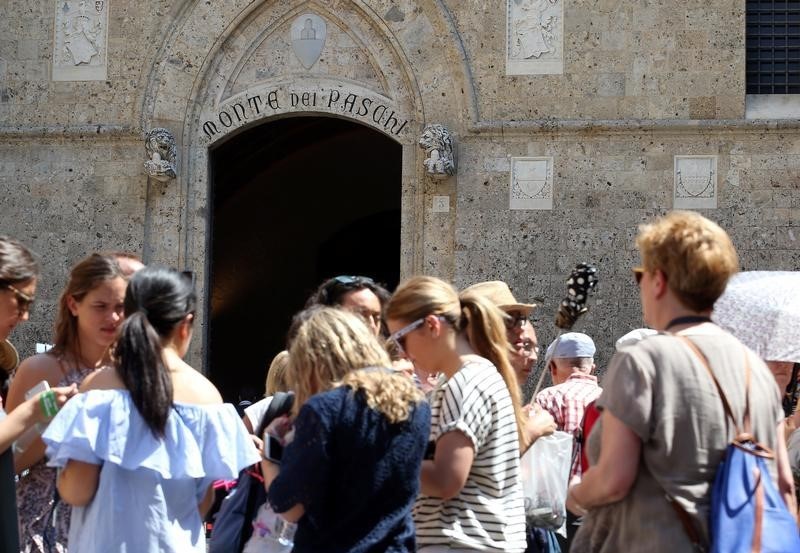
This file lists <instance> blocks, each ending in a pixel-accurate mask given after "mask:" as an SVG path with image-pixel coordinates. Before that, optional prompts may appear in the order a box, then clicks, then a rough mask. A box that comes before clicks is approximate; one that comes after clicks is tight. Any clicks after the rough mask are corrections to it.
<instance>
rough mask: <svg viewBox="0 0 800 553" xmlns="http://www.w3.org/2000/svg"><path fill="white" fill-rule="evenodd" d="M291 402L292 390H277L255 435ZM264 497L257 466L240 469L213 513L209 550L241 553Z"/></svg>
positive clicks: (212, 551) (261, 479)
mask: <svg viewBox="0 0 800 553" xmlns="http://www.w3.org/2000/svg"><path fill="white" fill-rule="evenodd" d="M293 404H294V394H293V393H291V392H288V393H287V392H276V393H275V395H274V396H272V401H271V402H270V404H269V407H268V408H267V411H266V412H265V413H264V417H263V418H262V419H261V422H260V423H259V425H258V428H257V432H256V435H257V436H259V437H261V436H263V435H264V429H266V428H267V426H269V423H271V422H272V421H273V420H274V419H276V418H277V417H280V416H281V415H285V414H286V413H288V412H289V411H290V410H291V408H292V405H293ZM266 500H267V492H266V490H264V478H263V477H262V476H261V467H260V465H258V464H255V465H253V466H250V467H247V468H246V469H243V470H242V471H241V472H240V473H239V478H238V479H237V480H236V486H234V487H233V488H232V489H231V490H230V491H229V492H228V495H227V496H226V497H225V498H224V499H223V500H222V503H221V504H220V507H219V511H218V512H217V513H216V515H214V522H213V528H212V530H211V539H210V541H209V544H208V553H241V551H242V549H244V546H245V544H246V543H247V540H248V539H250V536H251V535H252V533H253V524H252V522H253V519H254V518H255V516H256V512H257V511H258V508H259V507H260V506H261V505H263V504H264V502H265V501H266Z"/></svg>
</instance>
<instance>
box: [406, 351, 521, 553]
mask: <svg viewBox="0 0 800 553" xmlns="http://www.w3.org/2000/svg"><path fill="white" fill-rule="evenodd" d="M430 403H431V436H430V439H431V440H432V441H436V440H438V438H439V437H440V436H441V435H443V434H445V433H447V432H451V431H454V430H458V431H461V432H463V433H464V435H465V436H466V437H467V438H468V439H469V440H470V441H471V442H472V445H473V448H474V450H475V457H474V459H473V461H472V467H471V468H470V472H469V476H468V477H467V481H466V483H465V484H464V488H463V489H462V490H461V491H460V492H459V494H458V495H457V496H456V497H454V498H452V499H449V500H444V499H442V498H438V497H431V496H427V495H425V494H422V493H421V494H420V495H419V497H418V498H417V502H416V504H415V505H414V522H415V524H416V527H417V545H418V546H419V547H420V548H422V547H425V546H431V545H444V546H450V547H453V548H457V549H476V550H481V551H507V552H522V551H524V550H525V547H526V542H525V511H524V499H523V495H522V485H521V480H520V468H519V437H518V434H517V421H516V418H515V415H514V407H513V404H512V403H511V395H510V394H509V392H508V388H507V387H506V384H505V381H503V377H502V376H501V375H500V373H499V372H498V371H497V368H496V367H495V366H494V365H493V364H492V363H490V362H489V361H488V360H486V359H479V360H475V361H469V362H468V363H466V364H465V365H464V366H462V367H461V369H459V371H458V372H457V373H456V374H454V375H453V376H452V378H450V379H449V380H446V381H443V382H442V383H441V384H440V385H439V386H438V387H437V388H436V389H435V390H434V391H433V393H432V394H431V398H430Z"/></svg>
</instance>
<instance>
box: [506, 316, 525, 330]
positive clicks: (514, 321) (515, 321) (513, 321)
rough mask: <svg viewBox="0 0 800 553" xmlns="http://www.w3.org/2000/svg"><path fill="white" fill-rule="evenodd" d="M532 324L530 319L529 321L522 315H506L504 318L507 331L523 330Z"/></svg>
mask: <svg viewBox="0 0 800 553" xmlns="http://www.w3.org/2000/svg"><path fill="white" fill-rule="evenodd" d="M530 322H531V321H530V319H528V317H527V316H525V315H523V314H522V313H506V316H505V317H503V323H505V325H506V330H511V329H513V328H517V327H520V328H522V327H524V326H525V325H526V324H528V323H530Z"/></svg>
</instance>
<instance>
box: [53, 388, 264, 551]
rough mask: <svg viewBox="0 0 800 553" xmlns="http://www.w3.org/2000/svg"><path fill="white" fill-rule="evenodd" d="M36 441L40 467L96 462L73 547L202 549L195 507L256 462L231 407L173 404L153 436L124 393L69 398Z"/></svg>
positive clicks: (76, 513) (76, 519)
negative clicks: (44, 460) (92, 489)
mask: <svg viewBox="0 0 800 553" xmlns="http://www.w3.org/2000/svg"><path fill="white" fill-rule="evenodd" d="M42 438H43V439H44V442H45V444H46V445H47V457H48V459H49V461H48V464H49V465H50V466H54V467H63V466H65V465H66V463H67V461H69V460H70V459H73V460H76V461H83V462H86V463H91V464H96V465H102V468H101V469H100V481H99V484H98V488H97V493H96V494H95V496H94V498H93V499H92V501H91V502H90V503H89V504H88V505H86V506H85V507H73V509H72V522H71V525H70V531H69V550H70V552H76V553H90V552H95V551H96V552H98V553H100V552H103V553H106V552H120V553H148V552H156V551H158V552H176V553H177V552H180V553H183V552H188V551H197V552H198V553H203V552H205V535H204V532H203V523H202V519H201V518H200V513H199V512H198V510H197V504H198V503H199V502H200V501H201V500H202V499H203V496H204V495H205V493H206V490H207V489H208V487H209V485H211V483H212V482H213V481H214V480H220V479H232V478H236V477H237V475H238V474H239V471H240V470H241V469H243V468H244V467H247V466H249V465H252V464H253V463H256V462H258V461H259V459H260V456H259V454H258V452H257V450H256V448H255V446H254V445H253V442H252V441H251V439H250V437H249V436H248V433H247V430H246V429H245V427H244V424H242V421H241V419H240V418H239V417H238V415H237V413H236V410H235V409H234V407H233V406H232V405H230V404H218V405H192V404H186V403H175V404H174V407H173V409H172V412H171V413H170V415H169V418H168V419H167V427H166V432H165V435H164V437H163V438H157V437H156V436H155V435H154V434H153V433H152V432H151V431H150V428H149V427H148V426H147V425H146V424H145V422H144V419H142V417H141V415H140V414H139V412H138V411H137V409H136V407H135V406H134V404H133V401H132V400H131V396H130V394H129V393H128V391H127V390H92V391H89V392H86V393H83V394H79V395H77V396H75V397H74V398H72V399H71V400H70V401H69V402H67V404H66V405H65V406H64V407H63V409H61V411H60V412H59V413H58V415H56V417H55V418H54V419H53V421H52V422H51V423H50V425H49V427H48V428H47V430H46V431H45V433H44V435H43V436H42Z"/></svg>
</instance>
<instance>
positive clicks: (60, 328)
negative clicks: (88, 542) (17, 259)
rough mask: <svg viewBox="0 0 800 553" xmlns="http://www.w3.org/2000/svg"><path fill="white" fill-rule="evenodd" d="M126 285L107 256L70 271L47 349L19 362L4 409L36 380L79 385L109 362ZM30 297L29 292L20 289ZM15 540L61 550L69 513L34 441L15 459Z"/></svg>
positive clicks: (44, 550) (26, 547)
mask: <svg viewBox="0 0 800 553" xmlns="http://www.w3.org/2000/svg"><path fill="white" fill-rule="evenodd" d="M126 284H127V282H126V280H125V279H124V278H123V273H122V271H121V269H120V267H119V265H118V264H117V262H116V260H115V259H114V258H113V257H110V256H105V255H100V254H92V255H90V256H89V257H87V258H85V259H83V260H82V261H80V262H79V263H78V264H77V265H75V266H74V267H73V268H72V270H71V271H70V277H69V281H68V283H67V286H66V288H64V291H63V292H62V293H61V297H60V299H59V303H58V314H57V316H56V325H55V336H54V346H53V349H51V350H50V351H48V352H47V353H42V354H39V355H34V356H33V357H29V358H28V359H26V360H25V361H23V362H22V364H21V365H20V367H19V369H17V374H16V376H15V377H14V380H13V382H12V384H11V388H10V389H9V392H8V410H9V411H13V410H14V409H16V408H17V407H18V406H19V405H21V404H22V403H23V402H24V400H25V394H26V392H28V391H29V390H30V389H31V388H33V387H34V386H36V385H37V384H39V383H40V382H42V381H46V382H47V383H48V384H49V385H50V387H59V386H70V385H71V384H76V385H80V383H81V382H83V379H84V378H86V376H88V375H89V374H91V373H92V372H93V371H95V370H96V369H98V368H100V367H103V366H105V365H108V364H109V363H110V359H111V357H110V351H109V349H110V347H111V344H112V343H113V342H114V340H115V339H116V336H117V329H118V327H119V325H120V323H121V322H122V316H123V313H122V304H123V298H124V297H125V286H126ZM20 290H21V291H22V292H24V293H25V294H26V295H28V296H31V297H32V296H33V293H32V291H31V290H30V289H28V288H25V289H20ZM14 465H15V470H16V472H17V473H18V474H19V473H21V472H22V471H24V470H26V469H29V471H30V472H28V473H27V475H25V476H22V477H21V478H20V480H19V483H18V484H17V504H18V506H19V518H20V530H21V535H20V541H21V548H22V550H23V551H33V552H41V553H49V552H51V551H55V552H62V551H65V550H66V544H67V532H68V529H69V512H70V510H69V508H68V507H66V506H61V508H59V506H58V501H57V500H56V497H57V496H56V471H55V469H53V468H50V467H47V466H46V465H45V459H44V443H42V441H41V439H39V438H37V439H36V440H34V441H33V442H32V443H31V444H30V445H28V447H27V448H26V449H25V451H23V452H21V453H19V454H17V455H15V458H14Z"/></svg>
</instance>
